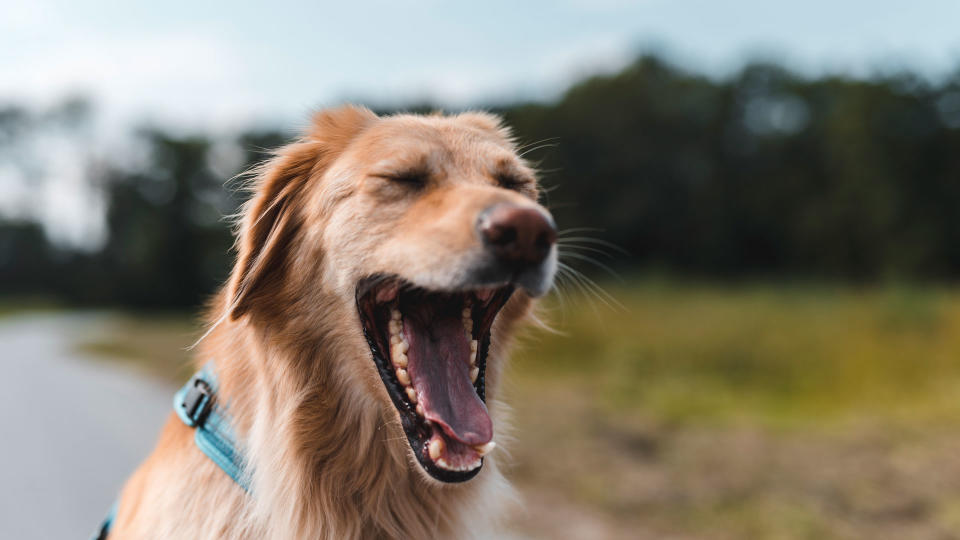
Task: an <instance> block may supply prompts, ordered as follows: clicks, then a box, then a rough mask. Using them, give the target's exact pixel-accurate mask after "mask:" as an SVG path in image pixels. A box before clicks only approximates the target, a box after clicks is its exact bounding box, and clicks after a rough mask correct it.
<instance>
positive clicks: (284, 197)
mask: <svg viewBox="0 0 960 540" xmlns="http://www.w3.org/2000/svg"><path fill="white" fill-rule="evenodd" d="M376 119H377V116H376V115H375V114H374V113H372V112H371V111H370V110H368V109H365V108H362V107H354V106H344V107H340V108H337V109H331V110H326V111H321V112H318V113H316V114H315V115H314V117H313V123H312V125H311V127H310V129H309V130H308V132H307V134H306V135H305V136H304V137H303V138H301V139H300V140H299V141H297V142H295V143H292V144H289V145H287V146H285V147H283V148H281V149H279V150H278V151H277V152H276V154H275V155H274V157H273V158H272V159H271V160H269V161H267V162H266V163H265V164H263V165H262V166H261V167H260V169H259V173H258V174H257V178H256V180H255V183H254V186H253V197H252V198H251V199H250V200H249V201H248V202H247V203H246V204H245V205H244V207H243V212H242V221H241V222H240V227H239V230H238V233H237V262H236V265H234V268H233V273H232V275H231V276H230V281H229V284H228V287H227V291H228V295H229V297H228V298H229V300H230V303H229V304H228V305H229V310H230V318H231V320H236V319H238V318H240V317H241V316H243V315H244V314H245V313H247V312H249V311H250V310H251V308H253V307H254V306H256V305H258V304H263V303H264V302H267V303H269V302H271V301H273V302H277V301H282V298H281V295H280V294H279V293H280V289H279V287H281V285H282V282H283V278H284V275H285V273H286V271H287V266H288V264H289V251H290V248H291V247H292V246H293V243H294V240H295V238H296V235H297V232H298V231H299V229H300V227H301V225H302V222H301V219H302V212H300V208H299V205H300V204H302V199H303V196H302V193H303V191H304V189H305V188H306V187H307V186H308V185H310V183H311V182H313V181H317V180H318V179H319V178H320V177H321V176H322V175H323V171H325V170H326V169H327V168H328V167H329V166H330V165H331V164H332V163H333V162H334V161H335V160H336V158H337V157H338V156H339V155H340V153H341V152H343V150H344V149H345V148H346V147H347V145H348V144H349V143H350V141H352V140H353V139H354V138H355V137H356V136H357V135H358V134H359V133H360V132H362V131H363V130H364V129H366V128H367V127H368V126H369V125H370V124H372V123H373V122H374V121H375V120H376Z"/></svg>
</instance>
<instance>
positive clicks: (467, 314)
mask: <svg viewBox="0 0 960 540" xmlns="http://www.w3.org/2000/svg"><path fill="white" fill-rule="evenodd" d="M470 315H472V312H471V311H470V308H468V307H465V308H463V318H464V319H469V318H470Z"/></svg>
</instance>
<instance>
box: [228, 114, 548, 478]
mask: <svg viewBox="0 0 960 540" xmlns="http://www.w3.org/2000/svg"><path fill="white" fill-rule="evenodd" d="M537 195H538V187H537V183H536V178H535V176H534V174H533V172H532V171H531V170H530V169H529V168H528V167H527V165H526V164H525V163H524V162H523V160H522V159H521V158H520V157H519V156H518V155H517V153H516V149H515V147H514V145H513V143H512V141H511V138H510V135H509V133H508V132H507V130H506V129H504V128H503V127H502V126H501V125H500V122H499V120H498V119H496V118H495V117H493V116H491V115H487V114H482V113H467V114H461V115H458V116H452V117H444V116H413V115H399V116H392V117H384V118H380V117H377V116H376V115H374V114H373V113H371V112H370V111H368V110H366V109H361V108H355V107H344V108H340V109H335V110H331V111H326V112H321V113H319V114H317V115H316V117H315V118H314V121H313V125H312V128H311V130H310V131H309V133H308V134H307V135H306V136H305V137H304V138H303V139H302V140H301V141H299V142H297V143H294V144H292V145H289V146H287V147H285V148H283V149H281V150H280V151H279V152H278V154H277V156H276V157H275V158H274V159H273V160H271V161H269V162H268V163H267V164H266V165H265V166H264V167H263V168H262V170H261V171H260V174H259V182H258V184H257V186H256V192H255V195H254V198H253V199H252V200H251V201H250V203H249V204H248V206H247V207H246V209H245V214H244V218H243V222H242V224H241V231H240V236H239V246H238V247H239V258H238V261H237V265H236V268H235V270H234V274H233V276H232V278H231V282H230V286H229V289H228V291H229V295H230V299H231V307H230V310H231V311H230V317H231V318H234V319H237V318H240V317H243V316H250V317H251V318H252V319H253V320H255V321H257V320H259V321H267V322H269V321H283V320H299V321H301V324H300V328H310V327H311V326H310V325H311V321H319V320H321V319H323V318H324V317H326V318H330V317H340V318H342V319H343V320H342V321H339V322H340V323H342V324H345V325H349V326H350V331H351V332H355V335H356V336H358V337H359V336H363V337H364V338H365V341H366V343H367V345H368V346H369V350H370V352H371V353H372V358H373V361H372V362H371V360H370V356H371V355H370V354H368V353H366V351H364V354H362V355H358V356H361V358H343V359H337V361H343V362H362V365H363V368H362V369H363V370H365V372H366V373H368V374H369V375H371V377H370V379H371V380H374V381H375V382H376V384H377V385H380V381H382V386H383V387H385V389H386V395H388V396H389V398H390V399H389V401H388V400H386V399H384V392H383V391H382V390H380V389H379V388H376V391H375V392H373V393H374V394H375V396H374V397H375V399H377V400H378V402H380V403H381V404H382V406H383V407H387V408H388V409H389V410H390V414H394V415H396V417H397V418H399V420H400V425H402V427H403V431H404V433H405V435H406V439H407V440H408V441H409V445H410V448H411V449H412V452H413V454H414V455H415V456H416V458H417V461H418V462H419V464H420V465H421V466H422V468H423V469H424V470H425V471H426V472H427V473H428V474H429V475H430V476H431V477H433V478H435V479H437V480H440V481H444V482H457V481H463V480H467V479H469V478H471V477H473V476H474V475H475V474H476V473H477V472H478V471H479V469H480V467H481V465H482V461H483V455H484V454H485V453H486V452H488V451H489V450H490V449H491V448H492V447H493V443H492V436H493V428H492V423H491V420H490V416H489V414H488V412H487V408H486V405H485V393H486V390H487V388H486V387H485V385H486V384H487V377H486V374H487V360H488V351H489V350H490V348H491V340H492V341H493V342H494V343H496V341H497V339H498V335H496V334H497V333H498V332H503V331H506V329H503V328H502V327H503V323H502V322H498V324H497V325H494V322H495V320H496V319H497V316H498V314H499V313H500V312H501V309H502V308H504V306H505V305H506V304H507V303H508V302H511V304H515V303H524V305H525V303H526V302H527V299H528V298H529V297H532V296H539V295H542V294H544V293H545V292H546V291H547V290H548V289H549V288H550V287H551V284H552V280H553V276H554V273H555V270H556V265H557V249H556V246H555V236H556V231H555V228H554V224H553V220H552V218H551V216H550V214H549V212H547V210H546V209H544V208H543V207H542V206H540V205H539V204H537V202H536V199H537ZM346 304H349V310H345V308H344V306H345V305H346ZM514 311H516V310H514ZM501 318H502V317H501ZM273 324H279V323H276V322H274V323H273ZM318 326H319V323H318ZM492 333H493V334H494V335H492V336H491V334H492ZM374 374H378V375H379V379H380V381H376V379H375V376H374Z"/></svg>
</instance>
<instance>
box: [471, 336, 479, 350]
mask: <svg viewBox="0 0 960 540" xmlns="http://www.w3.org/2000/svg"><path fill="white" fill-rule="evenodd" d="M478 345H479V342H477V340H475V339H471V340H470V352H477V346H478Z"/></svg>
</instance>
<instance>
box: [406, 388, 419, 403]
mask: <svg viewBox="0 0 960 540" xmlns="http://www.w3.org/2000/svg"><path fill="white" fill-rule="evenodd" d="M407 398H408V399H409V400H410V403H416V402H417V391H416V390H414V389H413V388H411V387H409V386H408V387H407Z"/></svg>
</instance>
